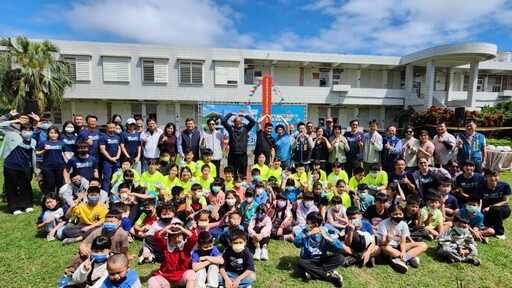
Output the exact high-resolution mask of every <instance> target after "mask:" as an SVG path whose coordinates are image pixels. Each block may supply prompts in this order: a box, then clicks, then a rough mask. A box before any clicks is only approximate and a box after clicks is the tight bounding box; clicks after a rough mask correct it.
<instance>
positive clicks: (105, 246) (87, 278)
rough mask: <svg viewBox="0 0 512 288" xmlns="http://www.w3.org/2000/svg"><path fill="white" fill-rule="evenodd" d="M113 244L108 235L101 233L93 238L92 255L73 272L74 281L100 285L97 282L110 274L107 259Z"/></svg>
mask: <svg viewBox="0 0 512 288" xmlns="http://www.w3.org/2000/svg"><path fill="white" fill-rule="evenodd" d="M111 246H112V243H111V241H110V238H109V237H107V236H103V235H100V236H98V237H96V238H94V240H92V244H91V255H90V257H89V258H87V260H85V261H84V262H83V263H82V264H80V266H79V267H78V269H77V270H76V271H75V273H73V282H74V283H75V285H76V286H78V285H81V286H86V287H98V285H95V283H96V282H97V281H98V280H99V279H101V278H102V277H105V276H107V275H108V272H107V259H108V257H109V256H110V247H111ZM100 283H101V282H100ZM93 285H94V286H93Z"/></svg>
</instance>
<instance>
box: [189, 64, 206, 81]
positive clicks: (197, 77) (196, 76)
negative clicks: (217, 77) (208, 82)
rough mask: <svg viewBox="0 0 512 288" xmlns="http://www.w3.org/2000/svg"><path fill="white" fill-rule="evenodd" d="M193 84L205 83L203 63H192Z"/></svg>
mask: <svg viewBox="0 0 512 288" xmlns="http://www.w3.org/2000/svg"><path fill="white" fill-rule="evenodd" d="M191 70H192V84H203V63H201V62H193V63H192V69H191Z"/></svg>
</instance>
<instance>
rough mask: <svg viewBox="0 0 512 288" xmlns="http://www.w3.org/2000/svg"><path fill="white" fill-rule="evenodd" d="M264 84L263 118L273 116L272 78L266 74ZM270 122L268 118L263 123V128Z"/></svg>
mask: <svg viewBox="0 0 512 288" xmlns="http://www.w3.org/2000/svg"><path fill="white" fill-rule="evenodd" d="M262 84H263V89H262V99H261V116H263V115H267V114H268V115H270V116H272V76H270V75H268V74H265V76H263V83H262ZM269 121H270V120H269V119H268V118H266V119H265V120H264V121H263V123H261V125H262V127H264V125H265V124H266V123H267V122H269Z"/></svg>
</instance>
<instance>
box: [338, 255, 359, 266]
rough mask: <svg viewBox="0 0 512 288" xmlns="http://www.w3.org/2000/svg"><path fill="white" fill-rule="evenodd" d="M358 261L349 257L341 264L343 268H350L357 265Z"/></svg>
mask: <svg viewBox="0 0 512 288" xmlns="http://www.w3.org/2000/svg"><path fill="white" fill-rule="evenodd" d="M357 261H358V260H357V259H356V258H355V257H352V256H347V257H345V261H343V264H341V266H343V267H350V266H352V265H354V264H356V263H357Z"/></svg>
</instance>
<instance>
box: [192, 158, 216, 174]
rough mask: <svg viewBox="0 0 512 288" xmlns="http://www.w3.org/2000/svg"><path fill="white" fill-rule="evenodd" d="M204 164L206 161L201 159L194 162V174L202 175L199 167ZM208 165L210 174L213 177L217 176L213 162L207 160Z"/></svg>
mask: <svg viewBox="0 0 512 288" xmlns="http://www.w3.org/2000/svg"><path fill="white" fill-rule="evenodd" d="M204 164H206V163H204V161H203V160H199V161H197V162H196V171H195V172H194V176H196V177H201V176H202V175H203V172H202V171H201V168H202V167H203V165H204ZM208 166H210V176H211V177H213V178H215V177H217V167H216V166H215V164H213V163H212V162H209V163H208Z"/></svg>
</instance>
